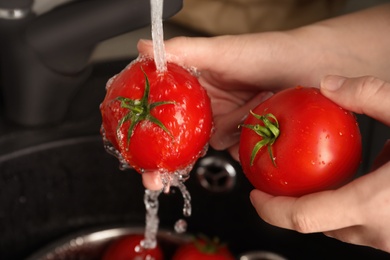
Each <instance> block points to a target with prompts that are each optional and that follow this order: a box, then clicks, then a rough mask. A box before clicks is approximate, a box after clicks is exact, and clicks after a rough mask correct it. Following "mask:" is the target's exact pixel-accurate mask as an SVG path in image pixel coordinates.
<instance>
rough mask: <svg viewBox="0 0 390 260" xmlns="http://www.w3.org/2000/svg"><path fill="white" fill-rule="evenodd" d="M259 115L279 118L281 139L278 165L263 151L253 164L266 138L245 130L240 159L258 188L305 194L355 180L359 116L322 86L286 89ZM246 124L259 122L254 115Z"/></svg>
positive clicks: (358, 159)
mask: <svg viewBox="0 0 390 260" xmlns="http://www.w3.org/2000/svg"><path fill="white" fill-rule="evenodd" d="M253 112H254V113H255V114H258V115H264V114H268V113H271V114H273V115H274V116H275V117H276V118H277V120H278V123H279V127H280V135H279V137H278V138H277V139H276V141H275V143H274V144H273V145H272V153H273V156H274V160H275V165H274V164H273V163H272V160H271V158H270V155H269V152H268V150H267V148H266V147H263V148H261V149H260V150H259V152H258V153H257V155H256V157H255V159H254V161H253V163H252V165H251V163H250V156H251V153H252V150H253V147H254V145H255V144H256V143H257V142H259V140H261V137H260V136H259V135H258V134H256V133H255V132H254V131H252V130H251V129H248V128H245V127H243V128H242V132H241V137H240V147H239V156H240V162H241V165H242V168H243V171H244V173H245V175H246V177H247V178H248V179H249V181H250V182H251V183H252V185H253V186H254V187H255V188H257V189H259V190H262V191H264V192H267V193H270V194H272V195H285V196H301V195H305V194H308V193H312V192H317V191H321V190H327V189H333V188H337V187H339V186H341V185H343V184H345V183H346V182H348V181H350V180H351V178H352V177H353V175H354V174H355V172H356V171H357V169H358V167H359V164H360V162H361V154H362V144H361V135H360V130H359V126H358V124H357V121H356V117H355V116H354V115H353V114H352V113H351V112H349V111H346V110H345V109H343V108H341V107H340V106H338V105H337V104H335V103H334V102H332V101H330V100H329V99H327V98H326V97H324V96H323V95H322V94H321V93H320V91H319V90H318V89H316V88H305V87H296V88H291V89H286V90H283V91H281V92H279V93H277V94H275V95H274V96H272V97H271V98H269V99H268V100H266V101H264V102H263V103H261V104H259V105H258V106H257V107H256V108H255V109H253ZM244 124H259V120H258V119H256V118H255V117H254V116H252V115H248V117H247V119H246V121H245V122H244Z"/></svg>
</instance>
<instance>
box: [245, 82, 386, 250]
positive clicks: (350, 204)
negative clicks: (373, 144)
mask: <svg viewBox="0 0 390 260" xmlns="http://www.w3.org/2000/svg"><path fill="white" fill-rule="evenodd" d="M336 87H340V88H336ZM321 92H322V93H323V94H324V95H325V96H327V97H328V98H330V99H331V100H333V101H334V102H336V103H337V104H339V105H340V106H342V107H344V108H346V109H348V110H351V111H354V112H356V113H363V114H366V115H368V116H371V117H373V118H375V119H377V120H379V121H381V122H383V123H384V124H386V125H390V103H389V102H388V98H389V97H390V84H389V83H388V82H384V81H382V80H379V79H377V78H374V77H360V78H349V79H347V78H343V77H339V76H327V77H325V78H324V80H323V81H322V83H321ZM389 161H390V142H386V144H385V146H384V148H383V150H382V152H381V153H380V154H379V156H378V157H377V160H376V161H375V163H374V165H373V170H372V171H371V172H370V173H369V174H366V175H364V176H362V177H360V178H358V179H355V180H354V181H352V182H350V183H349V184H347V185H345V186H343V187H341V188H339V189H337V190H331V191H323V192H318V193H313V194H309V195H306V196H302V197H300V198H293V197H282V196H279V197H275V196H271V195H269V194H266V193H264V192H261V191H259V190H253V191H252V192H251V195H250V198H251V202H252V204H253V206H254V207H255V208H256V210H257V213H258V214H259V216H260V217H261V218H262V219H263V220H264V221H266V222H268V223H269V224H271V225H275V226H279V227H282V228H286V229H292V230H296V231H298V232H301V233H313V232H323V233H324V234H325V235H327V236H329V237H333V238H336V239H339V240H341V241H344V242H348V243H352V244H357V245H365V246H370V247H374V248H378V249H381V250H383V251H387V252H390V223H389V221H388V220H389V218H390V200H389V198H390V162H389Z"/></svg>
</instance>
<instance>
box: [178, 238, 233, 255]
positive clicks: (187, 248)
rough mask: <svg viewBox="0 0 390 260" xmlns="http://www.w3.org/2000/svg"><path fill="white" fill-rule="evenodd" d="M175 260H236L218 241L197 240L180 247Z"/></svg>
mask: <svg viewBox="0 0 390 260" xmlns="http://www.w3.org/2000/svg"><path fill="white" fill-rule="evenodd" d="M172 259H173V260H234V259H235V258H234V256H233V254H232V253H231V252H230V250H229V248H228V247H227V246H226V245H223V244H220V243H219V240H218V239H213V240H210V239H209V238H195V239H194V241H192V242H190V243H187V244H184V245H182V246H180V247H179V248H178V249H177V250H176V252H175V254H174V256H173V258H172Z"/></svg>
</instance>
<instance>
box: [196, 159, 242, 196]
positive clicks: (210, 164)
mask: <svg viewBox="0 0 390 260" xmlns="http://www.w3.org/2000/svg"><path fill="white" fill-rule="evenodd" d="M236 175H237V172H236V169H235V168H234V167H233V165H232V164H231V163H230V162H229V161H228V160H227V159H225V158H221V157H218V156H208V157H204V158H202V159H200V160H199V162H198V167H197V168H196V176H197V178H198V181H199V183H200V185H201V186H202V187H203V188H205V189H206V190H209V191H212V192H226V191H230V190H231V189H233V187H234V185H235V184H236Z"/></svg>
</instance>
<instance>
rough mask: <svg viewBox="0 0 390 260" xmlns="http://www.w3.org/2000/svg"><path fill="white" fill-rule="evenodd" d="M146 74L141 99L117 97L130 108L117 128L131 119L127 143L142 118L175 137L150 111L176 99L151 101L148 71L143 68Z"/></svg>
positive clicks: (123, 106)
mask: <svg viewBox="0 0 390 260" xmlns="http://www.w3.org/2000/svg"><path fill="white" fill-rule="evenodd" d="M142 72H143V73H144V76H145V90H144V94H143V96H142V98H141V99H137V100H133V99H130V98H125V97H117V100H119V101H120V102H121V107H122V108H125V109H127V110H128V112H127V113H126V115H125V116H124V117H122V119H121V120H120V121H119V123H118V126H117V130H118V129H119V128H120V127H121V126H122V125H123V124H124V123H125V122H127V121H130V127H129V130H128V132H127V143H129V142H130V138H131V136H132V135H133V132H134V128H135V127H136V126H137V124H138V123H139V122H141V121H142V120H148V121H150V122H152V123H154V124H156V125H158V126H159V127H160V128H161V129H163V130H164V131H165V132H166V133H167V134H168V135H170V136H171V138H172V139H173V135H172V133H171V132H170V131H169V130H168V129H167V128H166V127H165V125H164V124H163V123H162V122H161V121H160V120H158V119H157V118H155V117H154V116H152V115H151V114H150V111H151V110H152V109H153V108H155V107H157V106H161V105H168V104H175V102H174V101H159V102H154V103H149V93H150V83H149V79H148V77H147V75H146V73H145V72H144V71H143V70H142Z"/></svg>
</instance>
